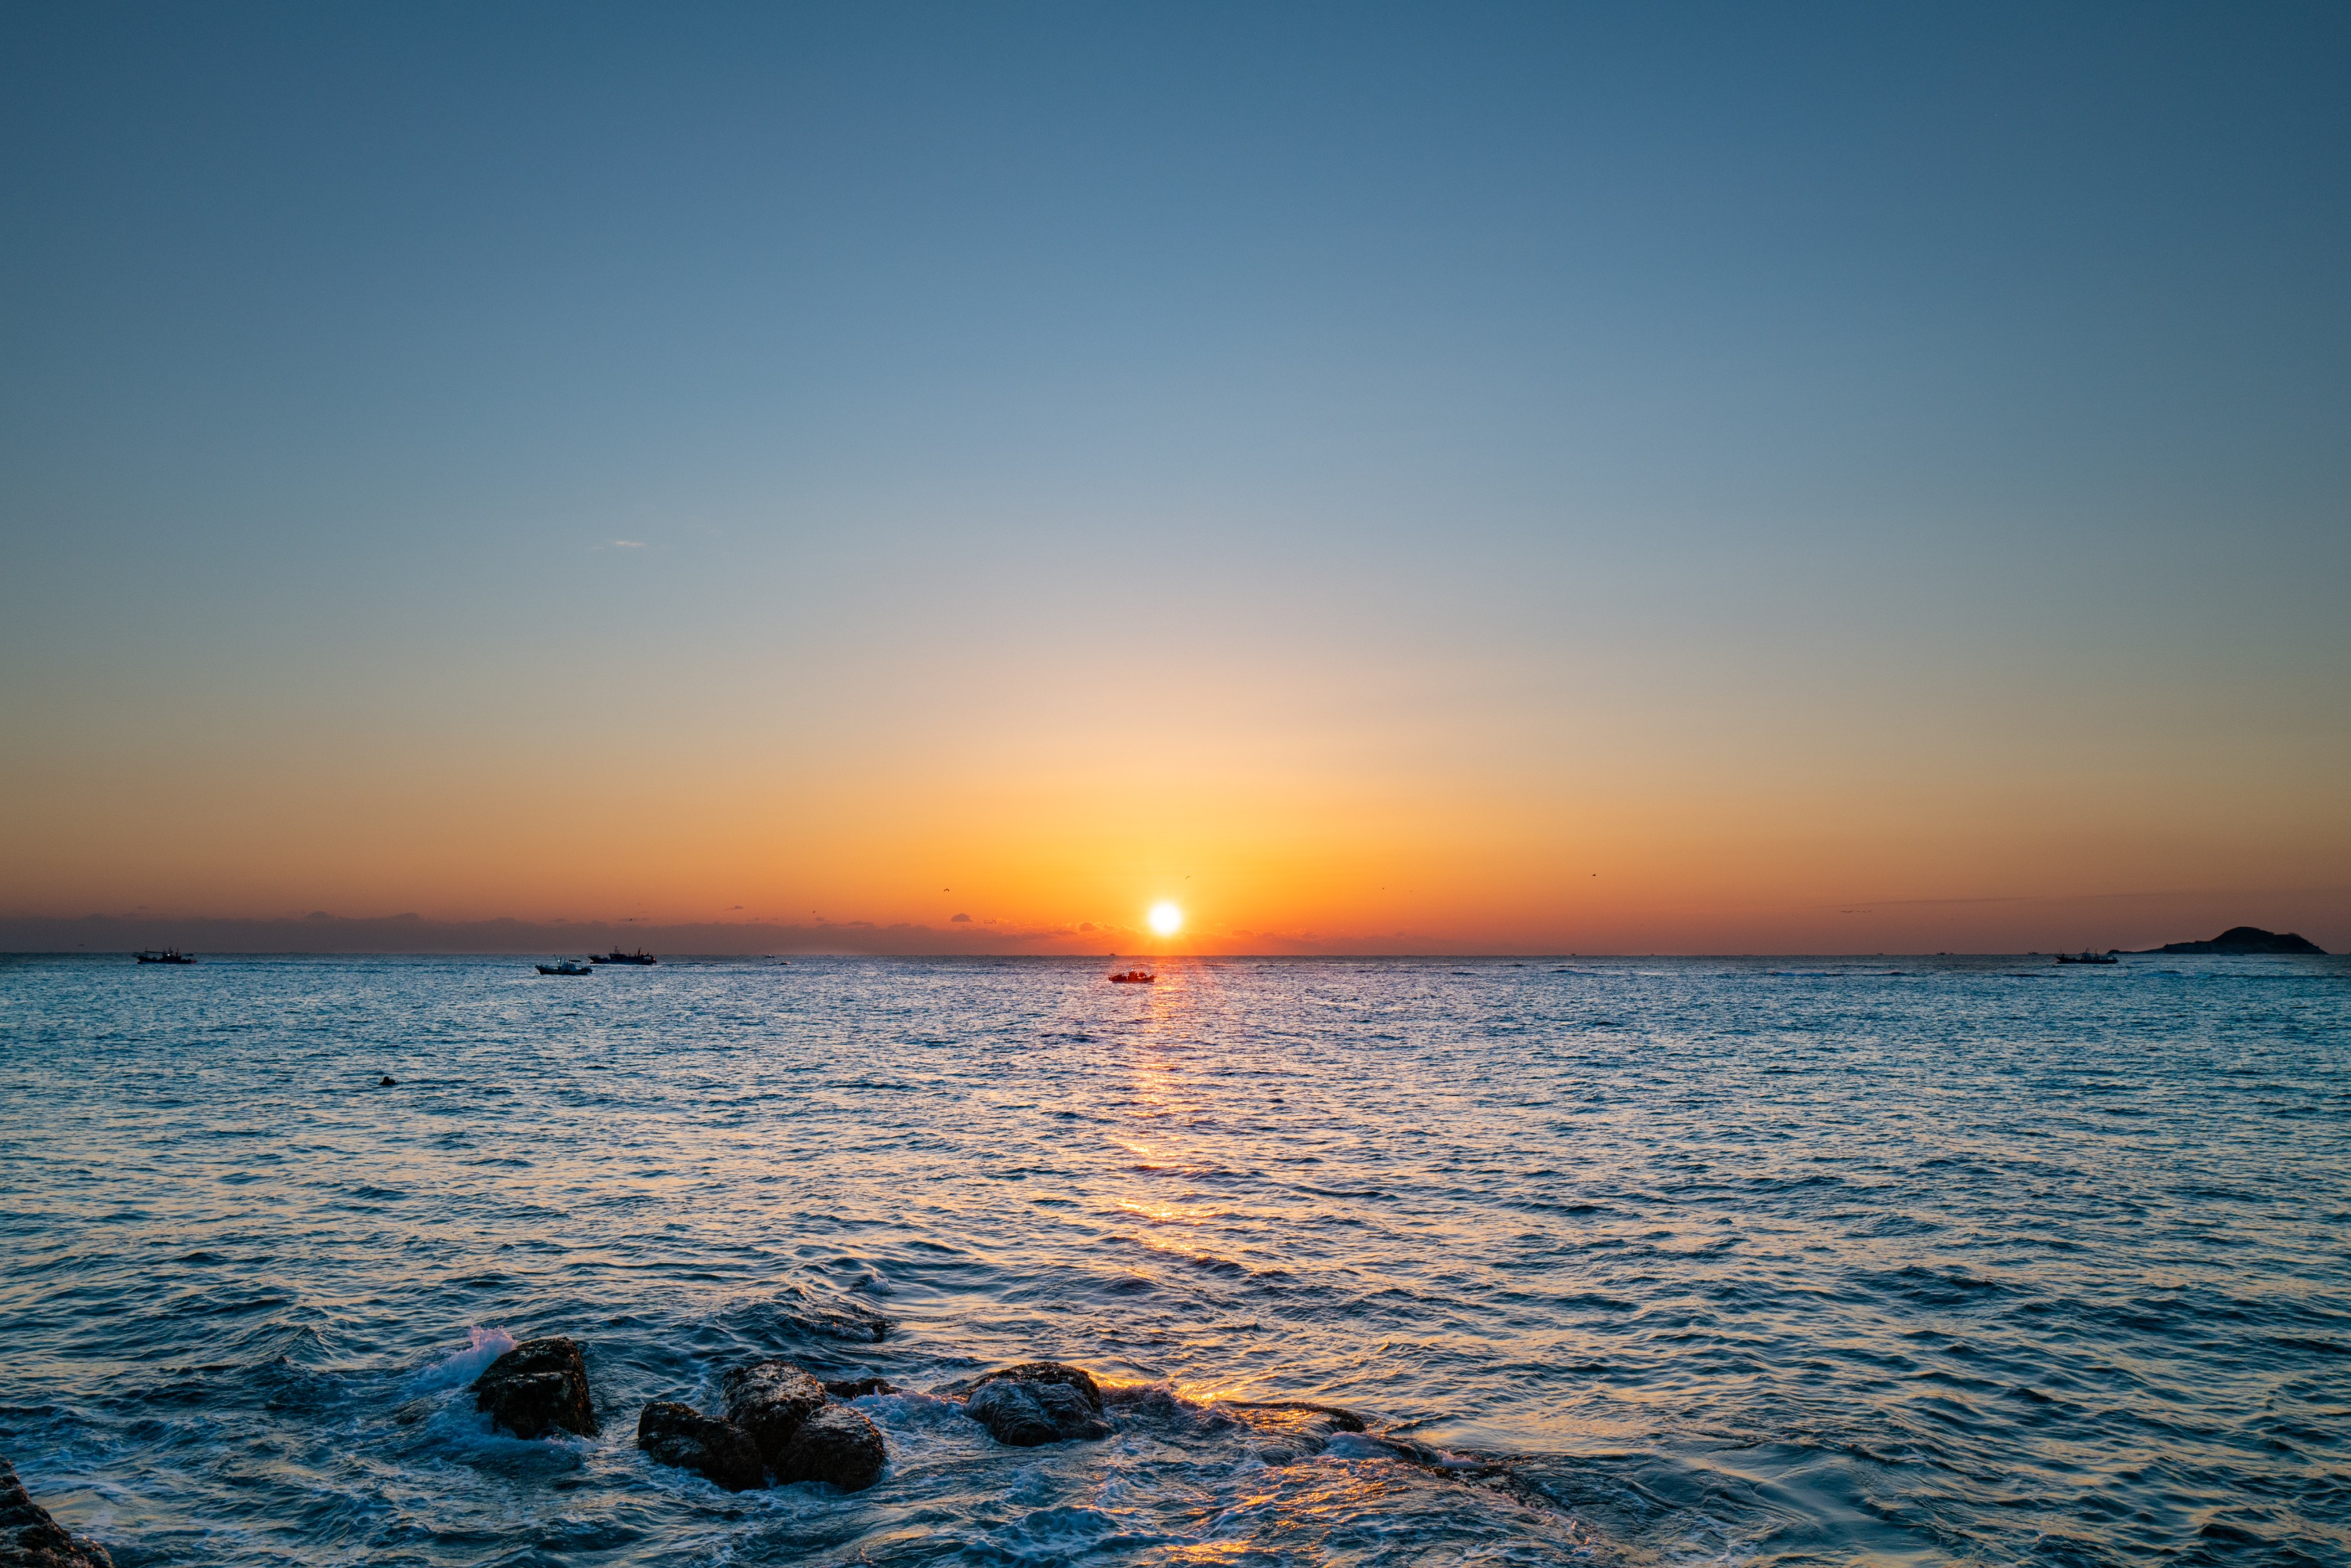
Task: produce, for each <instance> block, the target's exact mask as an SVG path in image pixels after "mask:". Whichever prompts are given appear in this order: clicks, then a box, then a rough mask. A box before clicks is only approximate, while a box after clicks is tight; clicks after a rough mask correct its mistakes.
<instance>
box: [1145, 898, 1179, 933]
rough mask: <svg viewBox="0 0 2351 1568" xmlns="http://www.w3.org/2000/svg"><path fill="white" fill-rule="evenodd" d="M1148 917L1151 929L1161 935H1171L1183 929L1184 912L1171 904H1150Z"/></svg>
mask: <svg viewBox="0 0 2351 1568" xmlns="http://www.w3.org/2000/svg"><path fill="white" fill-rule="evenodd" d="M1150 919H1151V929H1152V930H1154V931H1155V932H1157V933H1158V934H1159V935H1160V936H1175V933H1176V932H1177V931H1179V930H1181V929H1183V925H1184V912H1183V911H1182V910H1180V909H1178V908H1176V907H1175V905H1174V904H1164V903H1163V904H1153V905H1152V906H1151V916H1150Z"/></svg>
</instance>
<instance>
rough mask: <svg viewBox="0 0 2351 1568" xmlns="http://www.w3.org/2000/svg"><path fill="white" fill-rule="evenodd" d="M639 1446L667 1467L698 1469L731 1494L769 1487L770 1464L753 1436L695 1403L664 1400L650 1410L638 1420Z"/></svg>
mask: <svg viewBox="0 0 2351 1568" xmlns="http://www.w3.org/2000/svg"><path fill="white" fill-rule="evenodd" d="M637 1447H638V1448H643V1450H644V1451H645V1452H646V1453H647V1454H648V1455H650V1456H651V1457H652V1458H654V1459H656V1460H658V1461H660V1462H661V1463H663V1464H664V1465H675V1466H677V1467H678V1468H680V1469H688V1470H695V1471H697V1472H699V1473H700V1474H701V1475H702V1476H703V1477H705V1479H709V1480H712V1481H716V1483H717V1484H718V1485H720V1486H722V1487H725V1488H726V1490H728V1491H753V1490H758V1488H760V1487H763V1486H766V1485H767V1484H768V1472H767V1466H766V1465H765V1464H763V1463H762V1462H761V1461H760V1458H759V1446H758V1444H757V1443H755V1442H753V1441H752V1440H751V1434H750V1433H748V1432H746V1431H745V1430H743V1428H742V1427H738V1426H737V1425H736V1424H735V1423H734V1422H732V1421H727V1420H722V1419H720V1418H718V1417H716V1416H705V1415H704V1414H703V1413H702V1412H701V1411H699V1410H696V1409H695V1408H694V1406H691V1405H680V1404H677V1403H675V1402H674V1401H671V1400H666V1399H664V1400H658V1401H656V1402H655V1403H653V1404H651V1405H648V1406H645V1407H644V1411H643V1414H641V1415H640V1416H638V1417H637Z"/></svg>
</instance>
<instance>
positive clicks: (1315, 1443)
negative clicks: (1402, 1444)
mask: <svg viewBox="0 0 2351 1568" xmlns="http://www.w3.org/2000/svg"><path fill="white" fill-rule="evenodd" d="M1209 1408H1210V1409H1211V1410H1212V1411H1213V1412H1214V1413H1215V1414H1217V1415H1218V1416H1224V1417H1225V1418H1227V1419H1228V1420H1237V1421H1238V1422H1240V1423H1241V1425H1243V1426H1245V1427H1249V1430H1250V1431H1251V1432H1252V1433H1253V1434H1254V1435H1255V1437H1256V1439H1257V1448H1258V1457H1259V1458H1262V1459H1263V1460H1264V1461H1265V1462H1266V1463H1267V1464H1270V1465H1286V1464H1292V1463H1295V1462H1296V1461H1298V1460H1300V1459H1303V1458H1311V1456H1313V1455H1315V1454H1319V1453H1321V1452H1322V1450H1323V1449H1324V1448H1328V1447H1329V1446H1330V1443H1331V1439H1332V1437H1336V1436H1338V1435H1339V1434H1340V1433H1342V1432H1362V1431H1364V1430H1366V1429H1367V1428H1366V1427H1365V1426H1364V1418H1363V1417H1362V1416H1358V1415H1356V1414H1355V1413H1354V1412H1353V1410H1344V1409H1342V1408H1340V1407H1339V1406H1336V1405H1316V1404H1313V1403H1311V1402H1310V1401H1308V1400H1304V1399H1235V1400H1227V1401H1223V1402H1220V1403H1218V1404H1217V1405H1213V1406H1209Z"/></svg>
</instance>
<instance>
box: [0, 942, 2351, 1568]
mask: <svg viewBox="0 0 2351 1568" xmlns="http://www.w3.org/2000/svg"><path fill="white" fill-rule="evenodd" d="M1107 967H1108V966H1107V965H1106V964H1105V963H1103V962H1102V961H1094V962H1089V963H1075V962H1061V961H1029V960H1000V961H979V960H939V961H909V962H884V961H875V960H838V959H810V960H799V959H796V960H795V961H794V962H793V964H792V965H791V967H789V968H781V967H775V966H773V965H757V964H749V963H708V964H695V963H686V962H678V961H675V960H665V961H664V963H663V964H662V965H661V966H660V967H656V968H652V969H643V970H636V971H632V972H629V973H625V974H624V973H619V972H611V973H606V974H602V975H598V976H595V977H590V978H589V979H584V980H578V981H569V982H565V981H558V980H554V979H547V980H542V979H541V978H540V977H538V976H537V975H536V974H534V973H532V972H531V971H530V970H529V969H528V967H527V966H522V965H517V964H516V963H513V962H511V961H498V960H445V959H417V960H251V961H220V960H208V961H207V962H205V963H204V964H201V965H199V966H197V967H193V968H191V969H186V970H180V971H174V972H168V973H167V972H155V971H142V970H139V969H136V968H134V967H131V966H130V965H128V964H120V963H99V962H97V961H91V960H70V959H68V960H37V961H23V960H16V961H0V1020H5V1029H6V1031H7V1043H8V1049H7V1051H5V1053H0V1106H5V1113H0V1186H5V1195H6V1198H7V1202H8V1206H9V1212H10V1214H11V1216H12V1218H11V1219H10V1221H9V1230H8V1235H9V1239H10V1241H11V1244H12V1249H13V1251H12V1257H13V1259H14V1260H15V1266H14V1267H13V1268H12V1269H11V1270H10V1271H9V1272H8V1274H7V1275H6V1277H5V1279H0V1335H5V1339H6V1343H8V1344H9V1345H10V1347H11V1355H10V1356H9V1357H8V1358H7V1359H6V1360H5V1363H0V1444H5V1449H0V1451H5V1452H6V1453H7V1454H8V1456H9V1457H10V1458H13V1459H14V1460H15V1461H16V1464H17V1465H18V1467H19V1469H20V1470H22V1471H23V1472H24V1473H25V1475H26V1479H27V1482H28V1484H30V1485H31V1486H32V1487H33V1489H34V1490H35V1493H36V1495H37V1496H39V1497H40V1498H41V1499H42V1500H44V1501H45V1502H47V1504H49V1505H50V1506H51V1507H53V1508H54V1509H56V1510H57V1511H58V1512H59V1514H60V1516H61V1517H64V1518H66V1519H67V1520H68V1521H70V1522H72V1523H74V1524H75V1525H76V1527H77V1528H82V1529H86V1530H88V1531H90V1532H92V1533H94V1534H96V1535H97V1536H98V1537H99V1539H100V1540H102V1541H106V1542H110V1543H112V1544H115V1545H117V1546H119V1547H120V1548H121V1552H120V1555H121V1557H122V1558H123V1560H126V1561H139V1562H148V1563H194V1562H198V1561H203V1562H205V1563H223V1564H228V1565H230V1568H260V1565H261V1564H264V1563H268V1564H284V1563H299V1564H305V1565H308V1564H320V1565H323V1564H328V1563H345V1562H350V1561H360V1560H363V1561H368V1562H371V1563H372V1562H385V1563H431V1564H440V1563H449V1564H453V1565H454V1564H456V1563H475V1562H479V1561H483V1560H486V1559H487V1560H514V1561H522V1560H535V1559H536V1558H537V1557H538V1556H543V1555H548V1554H563V1555H567V1556H570V1557H576V1558H579V1559H580V1560H583V1561H590V1560H592V1561H595V1562H598V1563H612V1564H631V1565H634V1564H640V1563H643V1564H652V1563H674V1562H687V1563H716V1562H720V1561H737V1562H740V1561H753V1562H757V1561H787V1560H790V1561H803V1560H805V1561H813V1562H847V1561H862V1562H870V1563H934V1562H946V1561H956V1562H973V1561H981V1562H1001V1563H1131V1562H1132V1563H1193V1562H1251V1563H1274V1562H1290V1561H1300V1560H1308V1561H1331V1562H1347V1563H1364V1564H1377V1565H1385V1564H1403V1563H1422V1562H1426V1561H1429V1560H1431V1557H1432V1554H1434V1556H1435V1558H1436V1559H1437V1560H1442V1561H1455V1560H1472V1559H1477V1560H1488V1561H1495V1562H1505V1563H1592V1562H1610V1561H1623V1562H1668V1563H1672V1562H1687V1561H1709V1562H1711V1561H1724V1560H1729V1561H1753V1562H1761V1563H1844V1562H1855V1561H1884V1562H1897V1561H1898V1562H1904V1563H1938V1562H1953V1563H1971V1562H1982V1561H2011V1560H2017V1559H2020V1558H2027V1557H2031V1556H2032V1555H2033V1554H2034V1553H2036V1552H2037V1553H2039V1554H2040V1555H2042V1556H2043V1557H2046V1556H2050V1555H2051V1554H2052V1553H2053V1552H2054V1553H2055V1554H2056V1556H2057V1557H2058V1558H2060V1559H2062V1560H2064V1561H2067V1562H2070V1563H2097V1564H2117V1565H2119V1564H2123V1563H2137V1562H2142V1561H2146V1560H2148V1559H2149V1558H2151V1557H2154V1556H2158V1555H2165V1554H2170V1555H2173V1556H2175V1557H2177V1558H2179V1560H2183V1561H2193V1560H2196V1558H2197V1554H2198V1553H2199V1552H2209V1551H2211V1550H2215V1549H2214V1548H2211V1547H2210V1546H2209V1544H2207V1543H2210V1542H2226V1543H2229V1550H2230V1551H2231V1552H2234V1553H2237V1554H2238V1555H2239V1557H2240V1559H2241V1560H2251V1561H2280V1562H2283V1561H2287V1560H2290V1558H2291V1553H2292V1552H2303V1553H2304V1555H2305V1556H2308V1555H2316V1556H2319V1557H2321V1558H2324V1557H2325V1555H2326V1554H2328V1553H2332V1554H2334V1555H2336V1556H2341V1555H2345V1554H2346V1553H2351V1533H2346V1529H2345V1527H2344V1525H2343V1522H2342V1515H2341V1511H2340V1510H2339V1509H2338V1508H2336V1507H2335V1506H2334V1503H2335V1492H2336V1490H2339V1489H2338V1488H2337V1486H2336V1482H2335V1479H2333V1478H2335V1477H2336V1476H2337V1475H2339V1472H2340V1470H2341V1468H2342V1465H2343V1464H2344V1462H2345V1451H2344V1443H2345V1439H2344V1437H2343V1436H2342V1434H2343V1433H2344V1431H2345V1430H2346V1428H2351V1409H2346V1406H2345V1404H2344V1400H2343V1395H2342V1385H2341V1382H2340V1378H2339V1375H2338V1373H2339V1367H2340V1347H2341V1346H2343V1345H2344V1344H2346V1343H2351V1279H2346V1272H2351V1270H2346V1264H2345V1262H2344V1260H2343V1256H2342V1251H2341V1246H2340V1236H2341V1231H2342V1226H2343V1224H2344V1223H2345V1217H2346V1216H2351V1115H2346V1110H2351V1065H2346V1051H2345V1041H2346V1040H2351V986H2346V985H2345V984H2344V980H2345V978H2346V972H2351V971H2347V969H2346V965H2345V964H2344V963H2343V962H2342V961H2340V960H2309V961H2296V960H2283V959H2280V960H2241V961H2237V960H2199V959H2186V960H2178V961H2164V962H2158V961H2139V960H2126V961H2125V962H2124V963H2123V964H2121V965H2119V966H2116V967H2115V968H2114V969H2112V970H2104V971H2099V972H2095V973H2085V974H2076V973H2071V972H2060V971H2057V970H2056V969H2055V968H2054V967H2049V966H2043V965H2030V966H2028V965H2025V964H2023V963H2022V962H2021V961H2019V962H2013V963H2006V962H1987V961H1977V960H1965V961H1958V960H1955V961H1949V962H1943V963H1936V962H1920V961H1916V960H1910V961H1904V962H1903V963H1900V964H1895V965H1889V964H1886V963H1882V962H1873V963H1868V964H1828V965H1823V964H1818V963H1813V964H1809V965H1805V966H1802V967H1792V966H1786V965H1774V964H1770V963H1716V962H1704V961H1676V962H1662V963H1660V962H1633V961H1624V962H1611V963H1578V964H1569V963H1560V962H1551V963H1510V962H1499V961H1495V962H1483V963H1464V962H1459V961H1454V960H1445V961H1436V962H1428V961H1375V962H1374V961H1309V962H1269V961H1228V960H1204V959H1196V958H1184V957H1174V956H1170V957H1165V958H1162V959H1160V960H1158V961H1156V962H1155V965H1154V966H1153V967H1154V968H1155V971H1156V973H1157V975H1158V979H1157V981H1156V982H1155V984H1152V985H1148V986H1144V985H1118V986H1113V985H1111V984H1109V983H1108V979H1107V975H1106V973H1105V969H1106V968H1107ZM382 1075H390V1076H392V1077H393V1078H394V1079H395V1080H396V1081H397V1082H396V1084H395V1085H394V1086H391V1087H385V1086H382V1085H381V1084H380V1083H379V1082H378V1080H379V1078H380V1077H381V1076H382ZM476 1330H479V1331H484V1332H487V1331H491V1330H503V1331H505V1332H506V1333H511V1334H514V1335H528V1334H531V1333H569V1334H571V1335H573V1336H575V1337H576V1338H578V1339H579V1340H580V1343H582V1345H583V1346H584V1347H585V1349H586V1353H587V1354H588V1358H589V1365H590V1375H591V1378H592V1380H593V1383H594V1386H595V1391H596V1400H597V1406H598V1410H599V1416H600V1419H601V1422H602V1424H603V1427H604V1432H603V1435H602V1436H601V1437H597V1438H594V1439H590V1440H580V1441H569V1442H563V1443H538V1444H527V1443H522V1442H519V1441H517V1440H515V1439H513V1438H511V1437H498V1436H496V1435H494V1434H491V1433H489V1432H488V1431H486V1429H485V1427H484V1426H483V1423H482V1418H481V1417H480V1416H478V1415H477V1414H476V1413H475V1411H474V1410H473V1407H472V1405H471V1402H470V1400H469V1398H468V1397H467V1396H466V1395H465V1381H466V1379H467V1378H468V1377H470V1375H472V1372H473V1371H474V1370H476V1369H478V1366H479V1365H480V1364H482V1362H481V1357H482V1356H483V1354H485V1353H484V1352H483V1351H481V1350H480V1349H477V1348H474V1347H473V1343H472V1333H473V1331H476ZM877 1334H878V1335H879V1336H880V1337H878V1338H877V1337H876V1335H877ZM493 1343H495V1342H493ZM770 1354H784V1355H789V1356H792V1357H794V1358H796V1359H799V1360H800V1361H802V1362H803V1363H804V1364H808V1365H810V1367H812V1368H814V1369H816V1370H818V1371H819V1372H820V1373H821V1374H822V1375H826V1376H841V1377H846V1376H866V1375H880V1376H883V1377H886V1378H888V1379H889V1380H890V1382H891V1383H892V1384H893V1385H895V1386H896V1387H897V1388H898V1389H900V1390H902V1392H899V1393H895V1394H892V1395H888V1396H868V1397H866V1398H862V1399H861V1400H859V1401H858V1405H859V1407H860V1408H861V1409H862V1410H864V1411H866V1412H867V1413H868V1414H869V1415H870V1416H871V1417H872V1419H873V1420H874V1421H875V1422H876V1423H877V1425H878V1426H879V1427H881V1428H882V1430H883V1433H884V1436H885V1438H886V1440H887V1442H888V1444H889V1448H890V1464H889V1469H888V1470H887V1472H886V1473H885V1476H884V1478H883V1481H882V1483H881V1484H879V1485H877V1486H876V1487H875V1488H873V1489H872V1490H870V1491H866V1492H862V1493H859V1494H855V1495H853V1496H847V1497H844V1496H840V1495H837V1494H832V1493H830V1492H828V1491H825V1490H818V1489H811V1488H808V1487H788V1488H779V1489H776V1490H770V1491H764V1492H758V1493H747V1494H742V1495H739V1496H737V1495H731V1494H725V1493H720V1492H717V1491H716V1490H714V1489H713V1488H711V1487H710V1486H709V1485H708V1483H706V1482H704V1481H702V1480H700V1479H698V1478H695V1477H693V1476H691V1475H688V1474H686V1473H684V1472H680V1471H676V1470H672V1469H666V1468H664V1467H661V1466H657V1465H654V1464H653V1463H652V1462H651V1461H650V1460H649V1459H648V1458H646V1457H645V1456H644V1455H643V1453H642V1452H640V1451H639V1450H638V1449H637V1448H636V1447H635V1446H634V1443H633V1441H632V1431H633V1426H634V1421H635V1417H636V1413H637V1411H638V1410H639V1409H640V1408H641V1407H642V1406H643V1405H644V1404H645V1403H646V1402H647V1401H650V1400H655V1399H684V1400H686V1401H688V1402H691V1403H695V1404H698V1405H701V1406H704V1407H705V1408H707V1407H711V1406H713V1405H714V1404H715V1401H716V1386H717V1379H718V1377H719V1375H721V1374H722V1373H723V1372H724V1370H725V1369H726V1367H728V1366H730V1365H735V1364H740V1363H742V1362H744V1361H747V1360H750V1359H753V1358H756V1357H758V1356H760V1355H770ZM1039 1356H1047V1357H1054V1358H1058V1359H1062V1360H1067V1361H1071V1362H1075V1363H1078V1364H1082V1365H1084V1366H1087V1367H1089V1368H1091V1369H1092V1371H1093V1372H1094V1373H1095V1374H1096V1375H1097V1376H1099V1377H1100V1378H1101V1379H1102V1381H1103V1383H1104V1385H1105V1386H1106V1387H1107V1388H1108V1389H1109V1390H1110V1399H1109V1409H1108V1412H1107V1414H1108V1416H1109V1419H1110V1421H1111V1423H1112V1425H1113V1428H1114V1430H1113V1436H1112V1437H1110V1438H1108V1439H1105V1440H1102V1441H1099V1442H1079V1443H1067V1444H1061V1445H1055V1446H1051V1447H1049V1448H1040V1449H1008V1448H1001V1447H999V1446H998V1445H997V1444H996V1443H995V1442H994V1440H993V1439H992V1438H990V1437H988V1436H987V1433H986V1432H985V1431H983V1430H982V1429H981V1428H980V1427H977V1425H976V1424H975V1423H973V1422H972V1421H970V1420H969V1419H967V1418H966V1417H965V1416H964V1415H963V1414H962V1413H961V1406H958V1405H956V1403H955V1402H953V1401H952V1400H949V1399H944V1398H940V1397H936V1396H935V1394H934V1391H935V1390H937V1389H939V1388H940V1387H941V1386H942V1385H946V1384H947V1383H949V1382H951V1381H953V1380H955V1379H956V1378H958V1377H963V1376H967V1375H971V1374H972V1373H974V1372H976V1371H979V1370H984V1369H985V1368H987V1367H989V1366H994V1365H1001V1364H1007V1363H1010V1362H1014V1361H1020V1360H1027V1359H1030V1358H1034V1357H1039ZM1263 1401H1286V1402H1290V1404H1289V1405H1288V1406H1286V1407H1280V1408H1267V1407H1260V1406H1252V1404H1251V1402H1263ZM1301 1401H1302V1402H1307V1403H1308V1404H1310V1405H1313V1406H1337V1407H1342V1408H1343V1409H1345V1410H1349V1411H1353V1412H1355V1413H1357V1414H1358V1415H1359V1416H1361V1417H1362V1419H1363V1424H1364V1426H1365V1427H1367V1428H1368V1430H1366V1431H1364V1432H1361V1433H1356V1432H1350V1431H1347V1430H1344V1429H1343V1428H1342V1427H1341V1426H1339V1425H1336V1424H1334V1422H1333V1418H1332V1417H1331V1416H1328V1415H1327V1414H1324V1413H1318V1412H1317V1411H1315V1410H1312V1409H1303V1408H1300V1407H1299V1406H1298V1404H1297V1402H1301ZM2052 1542H2056V1543H2059V1544H2058V1545H2056V1546H2053V1545H2051V1544H2050V1543H2052ZM2289 1543H2291V1544H2289Z"/></svg>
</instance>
